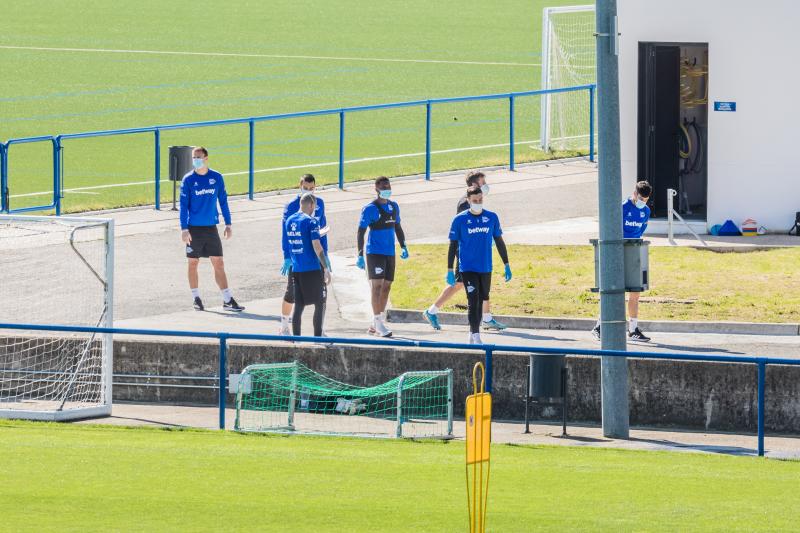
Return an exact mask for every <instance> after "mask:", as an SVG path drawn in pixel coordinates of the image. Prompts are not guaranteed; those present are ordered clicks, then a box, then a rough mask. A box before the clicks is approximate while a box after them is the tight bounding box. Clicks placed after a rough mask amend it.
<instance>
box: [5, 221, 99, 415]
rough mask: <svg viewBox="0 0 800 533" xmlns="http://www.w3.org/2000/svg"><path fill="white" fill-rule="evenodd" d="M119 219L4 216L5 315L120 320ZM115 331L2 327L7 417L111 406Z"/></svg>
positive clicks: (47, 321)
mask: <svg viewBox="0 0 800 533" xmlns="http://www.w3.org/2000/svg"><path fill="white" fill-rule="evenodd" d="M113 224H114V223H113V221H112V220H100V219H88V218H72V217H31V216H16V215H0V322H2V323H15V324H37V325H54V324H55V325H70V326H91V327H112V325H113V316H112V310H113V271H114V253H113V243H114V225H113ZM112 357H113V341H112V335H110V334H97V333H72V332H66V333H65V332H51V331H39V330H18V329H13V330H12V329H6V330H2V329H0V418H24V419H31V420H71V419H76V418H87V417H92V416H102V415H108V414H110V413H111V374H112V370H111V369H112Z"/></svg>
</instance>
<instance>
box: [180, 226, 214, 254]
mask: <svg viewBox="0 0 800 533" xmlns="http://www.w3.org/2000/svg"><path fill="white" fill-rule="evenodd" d="M189 235H191V236H192V242H191V243H190V244H187V245H186V257H191V258H193V259H197V258H199V257H222V241H221V240H220V238H219V231H218V230H217V227H216V226H189Z"/></svg>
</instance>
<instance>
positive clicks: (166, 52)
mask: <svg viewBox="0 0 800 533" xmlns="http://www.w3.org/2000/svg"><path fill="white" fill-rule="evenodd" d="M0 49H4V50H38V51H44V52H90V53H101V54H151V55H174V56H202V57H255V58H272V59H317V60H319V59H322V60H326V59H327V60H331V61H373V62H380V63H437V64H444V65H485V66H502V67H541V66H542V65H541V63H511V62H503V61H451V60H447V59H393V58H382V57H340V56H306V55H289V54H246V53H233V52H182V51H178V50H119V49H113V48H52V47H46V46H8V45H0Z"/></svg>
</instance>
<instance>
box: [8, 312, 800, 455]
mask: <svg viewBox="0 0 800 533" xmlns="http://www.w3.org/2000/svg"><path fill="white" fill-rule="evenodd" d="M3 329H11V330H30V331H47V332H78V333H112V334H117V335H146V336H155V337H184V338H186V337H188V338H204V339H217V340H218V342H219V360H218V363H219V365H218V368H219V370H218V376H219V377H218V398H219V402H218V407H219V428H220V429H225V408H226V402H227V395H226V390H225V389H226V384H227V377H228V363H227V353H228V340H232V339H235V340H250V341H289V342H295V343H322V344H331V345H335V344H350V345H370V346H384V347H414V348H435V349H440V350H466V351H475V352H482V354H483V357H484V364H485V367H486V391H487V392H492V388H493V383H492V360H493V356H494V354H495V353H498V352H500V353H527V354H538V355H583V356H592V357H633V358H637V359H661V360H665V359H666V360H674V361H709V362H719V363H742V364H751V365H756V367H757V369H758V379H757V385H756V387H757V396H758V423H757V426H758V431H757V438H758V455H759V456H763V455H764V416H765V408H766V392H765V382H766V375H767V365H791V366H800V359H781V358H766V357H754V356H743V355H736V356H724V355H707V354H692V353H652V352H623V351H613V350H584V349H575V348H543V347H535V346H512V345H502V344H482V345H474V344H458V343H446V342H430V341H413V340H390V341H387V340H379V339H368V338H363V339H358V338H339V337H292V336H289V337H285V336H281V335H255V334H248V333H225V332H209V331H202V332H199V331H172V330H155V329H128V328H95V327H84V326H58V325H42V324H4V323H0V330H3Z"/></svg>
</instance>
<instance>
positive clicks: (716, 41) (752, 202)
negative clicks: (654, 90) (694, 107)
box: [601, 0, 800, 231]
mask: <svg viewBox="0 0 800 533" xmlns="http://www.w3.org/2000/svg"><path fill="white" fill-rule="evenodd" d="M618 18H619V31H620V32H621V33H622V36H621V38H620V113H621V115H620V121H621V123H620V126H621V132H620V133H621V142H622V176H623V178H622V179H623V192H624V193H626V194H627V192H628V191H630V190H631V189H632V188H633V184H634V182H635V181H636V168H637V165H636V160H637V143H636V141H637V134H638V133H637V102H638V54H639V51H638V47H639V43H640V42H698V43H708V56H709V96H708V100H709V112H708V117H709V125H708V217H707V220H708V225H709V227H710V226H712V225H714V224H720V223H722V222H723V221H725V219H728V218H730V219H732V220H733V221H734V222H736V223H737V224H740V223H741V222H742V221H743V220H745V219H746V218H748V217H751V218H755V219H756V220H757V221H758V223H759V225H764V226H766V227H767V228H768V229H769V230H770V231H786V230H788V229H789V228H790V227H791V225H792V224H793V222H794V214H795V212H796V211H800V1H797V0H762V1H760V2H749V1H745V0H618ZM601 42H602V41H601ZM714 101H735V102H736V106H737V107H736V112H734V113H730V112H715V111H713V105H714V104H713V102H714Z"/></svg>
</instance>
